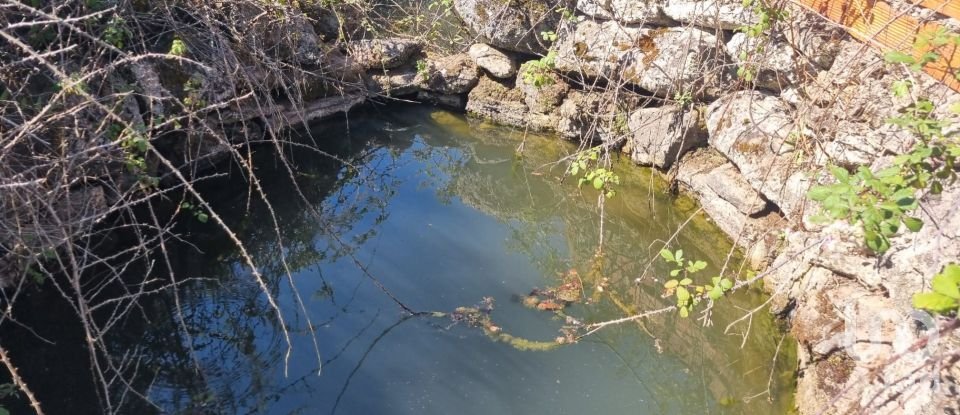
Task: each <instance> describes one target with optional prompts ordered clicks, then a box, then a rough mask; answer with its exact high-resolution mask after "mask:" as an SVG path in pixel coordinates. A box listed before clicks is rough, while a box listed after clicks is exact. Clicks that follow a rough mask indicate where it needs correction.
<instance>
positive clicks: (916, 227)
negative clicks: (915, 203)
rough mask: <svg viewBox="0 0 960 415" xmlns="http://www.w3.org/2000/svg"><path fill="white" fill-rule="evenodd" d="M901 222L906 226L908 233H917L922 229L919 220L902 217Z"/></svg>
mask: <svg viewBox="0 0 960 415" xmlns="http://www.w3.org/2000/svg"><path fill="white" fill-rule="evenodd" d="M901 220H902V221H903V224H904V225H906V226H907V229H909V230H910V232H919V231H920V228H923V221H922V220H920V219H919V218H912V217H910V216H904V217H903V218H901Z"/></svg>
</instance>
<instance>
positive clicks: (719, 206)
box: [677, 149, 780, 262]
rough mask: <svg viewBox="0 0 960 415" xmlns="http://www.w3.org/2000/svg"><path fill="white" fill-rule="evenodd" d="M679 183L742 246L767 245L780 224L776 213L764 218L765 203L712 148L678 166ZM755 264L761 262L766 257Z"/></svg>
mask: <svg viewBox="0 0 960 415" xmlns="http://www.w3.org/2000/svg"><path fill="white" fill-rule="evenodd" d="M677 180H678V181H679V182H680V183H681V184H682V185H683V186H684V188H686V189H687V190H688V191H691V192H693V193H694V194H695V195H696V196H697V200H699V201H700V205H701V206H702V207H703V210H704V212H706V213H707V215H708V216H710V218H711V219H713V221H714V222H716V224H717V226H718V227H719V228H720V229H721V230H723V232H724V233H726V234H727V235H729V236H730V238H731V239H733V240H734V241H736V242H737V243H738V244H739V245H741V246H743V247H747V248H753V247H754V246H755V245H756V244H761V243H765V241H764V239H765V237H766V236H767V234H768V233H769V232H771V231H774V230H775V229H776V227H777V226H776V225H777V224H778V223H779V222H780V221H779V218H778V217H777V216H776V214H770V215H762V214H761V213H762V212H764V211H766V210H768V209H767V203H766V201H765V200H764V199H763V198H762V197H761V196H760V194H759V193H757V192H756V191H755V190H753V188H752V187H750V185H749V183H747V182H746V181H745V180H744V178H743V177H742V176H740V173H739V172H738V171H737V170H736V168H735V167H734V166H733V164H731V163H730V162H729V161H727V160H726V159H725V158H724V157H723V155H721V154H718V153H716V152H715V151H714V150H711V149H702V150H697V151H695V152H693V153H691V154H690V156H688V157H685V158H684V159H683V161H682V162H681V163H680V164H679V168H678V170H677ZM762 248H763V250H764V252H762V253H761V252H758V253H757V254H758V255H759V256H760V257H761V258H758V259H757V261H756V262H762V260H763V258H762V257H765V256H766V252H765V251H767V248H766V247H765V246H764V247H762Z"/></svg>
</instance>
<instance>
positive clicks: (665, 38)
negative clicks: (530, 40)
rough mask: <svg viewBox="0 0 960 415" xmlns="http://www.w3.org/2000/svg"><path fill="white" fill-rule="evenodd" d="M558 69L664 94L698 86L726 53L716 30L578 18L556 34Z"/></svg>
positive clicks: (692, 89)
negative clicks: (714, 31) (718, 43)
mask: <svg viewBox="0 0 960 415" xmlns="http://www.w3.org/2000/svg"><path fill="white" fill-rule="evenodd" d="M558 36H559V37H558V40H557V58H556V62H555V64H556V68H557V69H558V70H560V71H563V72H569V73H572V74H574V76H582V77H585V78H588V79H598V78H599V79H604V80H607V81H608V82H610V83H621V82H625V83H632V84H634V85H637V86H639V87H641V88H643V89H646V90H648V91H650V92H653V93H654V94H656V95H658V96H662V97H673V95H674V94H675V93H676V92H678V91H696V90H699V88H700V86H702V85H703V83H704V80H705V77H706V76H708V75H705V74H710V73H712V70H713V69H715V65H714V63H715V62H713V60H714V59H715V58H716V57H718V56H720V54H722V53H723V52H722V51H720V50H719V49H718V47H717V38H716V36H714V35H713V34H711V33H709V32H706V31H703V30H700V29H696V28H692V27H675V28H659V29H652V28H646V27H636V26H625V25H621V24H619V23H617V22H614V21H606V22H595V21H590V20H582V19H581V20H580V21H579V22H576V23H572V24H569V25H565V26H564V28H563V30H561V32H560V34H559V35H558Z"/></svg>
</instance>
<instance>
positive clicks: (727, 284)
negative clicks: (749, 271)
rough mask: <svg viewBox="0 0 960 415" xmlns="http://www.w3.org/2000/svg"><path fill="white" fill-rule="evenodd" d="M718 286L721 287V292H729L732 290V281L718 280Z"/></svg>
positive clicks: (726, 279)
mask: <svg viewBox="0 0 960 415" xmlns="http://www.w3.org/2000/svg"><path fill="white" fill-rule="evenodd" d="M720 286H721V287H723V290H724V291H726V290H729V289H731V288H733V281H730V279H728V278H723V279H721V280H720Z"/></svg>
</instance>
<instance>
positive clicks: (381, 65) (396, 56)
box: [346, 38, 421, 69]
mask: <svg viewBox="0 0 960 415" xmlns="http://www.w3.org/2000/svg"><path fill="white" fill-rule="evenodd" d="M420 48H421V45H420V42H418V41H415V40H410V39H402V38H386V39H364V40H357V41H352V42H349V43H347V45H346V52H347V55H348V56H350V58H351V59H352V60H353V62H355V63H356V64H357V65H359V66H360V67H362V68H364V69H392V68H396V67H398V66H400V65H403V64H405V63H407V61H409V60H410V58H411V57H412V56H413V54H414V53H417V52H419V51H420Z"/></svg>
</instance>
